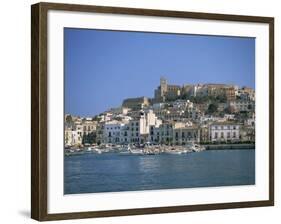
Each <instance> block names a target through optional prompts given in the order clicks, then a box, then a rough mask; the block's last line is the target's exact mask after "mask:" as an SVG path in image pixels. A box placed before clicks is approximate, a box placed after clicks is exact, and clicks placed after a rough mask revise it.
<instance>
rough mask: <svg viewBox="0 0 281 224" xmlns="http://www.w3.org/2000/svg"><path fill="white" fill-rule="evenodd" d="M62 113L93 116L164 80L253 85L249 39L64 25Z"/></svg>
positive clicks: (252, 44)
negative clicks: (63, 96) (63, 107)
mask: <svg viewBox="0 0 281 224" xmlns="http://www.w3.org/2000/svg"><path fill="white" fill-rule="evenodd" d="M64 45H65V46H64V52H65V55H64V63H65V65H64V66H65V74H64V77H65V80H64V83H65V113H70V114H73V115H80V116H94V115H96V114H99V113H101V112H103V111H105V110H107V109H109V108H111V107H117V106H119V105H121V104H122V100H123V99H124V98H128V97H138V96H147V97H153V94H154V89H155V88H156V87H157V86H158V85H159V82H160V81H159V80H160V77H161V76H164V77H165V78H167V80H168V83H170V84H179V85H182V84H188V83H191V84H196V83H226V84H236V85H239V86H249V87H252V88H255V39H254V38H239V37H222V36H202V35H179V34H160V33H144V32H119V31H105V30H92V29H76V28H75V29H73V28H65V29H64Z"/></svg>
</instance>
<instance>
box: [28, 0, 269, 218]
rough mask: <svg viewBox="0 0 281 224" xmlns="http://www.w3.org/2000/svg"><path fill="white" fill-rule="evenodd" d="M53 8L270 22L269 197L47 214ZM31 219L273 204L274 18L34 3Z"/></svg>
mask: <svg viewBox="0 0 281 224" xmlns="http://www.w3.org/2000/svg"><path fill="white" fill-rule="evenodd" d="M50 10H55V11H56V10H61V11H67V12H87V13H105V14H124V15H136V16H152V17H155V16H157V17H165V18H189V19H190V18H193V19H202V20H212V21H229V22H230V21H234V22H249V23H262V24H268V25H269V68H268V69H269V90H270V92H269V108H268V110H269V146H268V147H269V174H268V175H269V191H268V195H269V196H268V200H257V201H243V202H233V203H232V202H231V203H214V204H200V205H184V206H165V207H150V208H130V209H118V210H103V211H85V212H74V213H73V212H69V213H68V212H66V213H55V214H49V213H48V141H47V139H48V134H47V133H48V132H47V126H48V118H47V112H48V99H47V95H48V94H47V93H48V86H47V85H48V75H47V74H48V72H47V68H48V55H47V49H48V44H47V43H48V33H47V26H48V19H47V14H48V12H49V11H50ZM31 28H32V31H31V40H32V45H31V59H32V63H31V79H32V80H31V118H32V119H31V120H32V121H31V127H32V128H31V135H32V141H31V161H32V162H31V177H32V178H31V186H32V189H31V217H32V218H33V219H36V220H39V221H47V220H60V219H80V218H94V217H109V216H125V215H141V214H156V213H170V212H187V211H199V210H202V211H203V210H215V209H228V208H246V207H260V206H273V205H274V18H272V17H259V16H241V15H224V14H211V13H201V12H200V13H197V12H183V11H164V10H152V9H137V8H118V7H103V6H90V5H73V4H57V3H38V4H35V5H32V7H31Z"/></svg>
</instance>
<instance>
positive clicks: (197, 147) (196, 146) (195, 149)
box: [187, 143, 206, 152]
mask: <svg viewBox="0 0 281 224" xmlns="http://www.w3.org/2000/svg"><path fill="white" fill-rule="evenodd" d="M187 150H192V151H193V152H201V151H204V150H206V148H205V147H204V146H202V145H199V144H195V143H191V144H189V145H188V146H187Z"/></svg>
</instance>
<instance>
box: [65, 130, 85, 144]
mask: <svg viewBox="0 0 281 224" xmlns="http://www.w3.org/2000/svg"><path fill="white" fill-rule="evenodd" d="M82 137H83V136H82V132H81V131H77V130H72V129H71V128H66V129H65V131H64V145H65V146H66V147H67V146H78V145H81V144H82Z"/></svg>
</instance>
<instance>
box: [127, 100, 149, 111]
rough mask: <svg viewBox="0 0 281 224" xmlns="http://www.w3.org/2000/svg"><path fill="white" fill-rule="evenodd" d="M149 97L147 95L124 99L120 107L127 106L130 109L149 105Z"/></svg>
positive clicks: (138, 108) (139, 108)
mask: <svg viewBox="0 0 281 224" xmlns="http://www.w3.org/2000/svg"><path fill="white" fill-rule="evenodd" d="M149 104H150V103H149V99H148V98H147V97H136V98H128V99H125V100H124V101H123V103H122V107H127V108H130V109H132V110H141V109H144V108H146V107H148V106H149Z"/></svg>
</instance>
